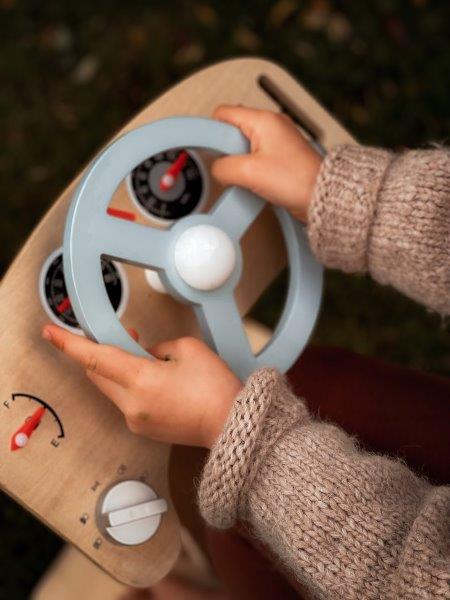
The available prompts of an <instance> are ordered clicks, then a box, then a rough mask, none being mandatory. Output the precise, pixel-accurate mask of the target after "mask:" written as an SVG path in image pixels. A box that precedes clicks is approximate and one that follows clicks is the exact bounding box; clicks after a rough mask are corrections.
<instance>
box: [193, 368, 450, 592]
mask: <svg viewBox="0 0 450 600" xmlns="http://www.w3.org/2000/svg"><path fill="white" fill-rule="evenodd" d="M199 502H200V508H201V511H202V514H203V516H204V518H205V519H206V520H207V521H208V522H209V523H210V524H211V525H212V526H214V527H220V528H226V527H231V526H232V525H233V524H234V523H235V522H236V521H237V520H238V519H240V520H244V521H247V522H248V523H249V524H250V527H251V529H252V531H253V532H254V534H255V535H256V536H257V537H259V538H260V539H261V540H262V541H263V542H264V543H265V544H266V545H267V546H268V547H269V548H270V550H271V551H272V553H273V554H274V555H275V556H276V557H278V559H279V560H280V561H281V562H282V563H283V565H284V566H285V568H287V570H289V571H290V572H291V573H292V574H293V575H294V576H295V577H296V579H297V580H298V581H299V583H300V586H301V587H302V589H304V590H306V591H307V592H308V597H313V598H324V599H327V600H331V599H333V600H334V599H345V600H365V599H368V598H371V599H375V598H377V599H383V600H394V599H395V600H397V599H408V600H409V599H411V600H412V599H413V598H414V599H416V598H439V599H441V598H442V599H444V598H450V587H449V580H450V564H449V545H450V526H449V524H450V488H448V487H432V486H431V485H429V484H428V483H427V482H425V481H423V480H421V479H419V478H418V477H416V476H415V475H414V474H413V473H412V472H411V471H409V470H408V469H407V468H406V467H405V466H404V465H403V464H402V463H400V462H399V461H394V460H390V459H387V458H384V457H382V456H377V455H372V454H368V453H365V452H362V451H360V450H359V449H358V447H357V445H356V444H355V442H354V440H352V439H351V438H350V437H349V436H348V435H346V434H345V433H344V432H343V431H342V430H341V429H339V428H338V427H335V426H334V425H331V424H328V423H323V422H320V421H316V420H314V419H312V418H311V416H310V415H309V414H308V411H307V409H306V407H305V405H304V403H303V402H302V401H301V400H300V399H299V398H296V397H295V396H294V395H293V394H292V393H291V392H290V390H289V388H288V387H287V385H286V383H285V381H284V378H282V377H281V376H280V375H279V374H278V373H277V372H276V371H274V370H272V369H262V370H260V371H257V372H256V373H254V374H253V375H252V376H251V377H250V378H249V380H248V381H247V383H246V385H245V387H244V389H243V390H242V392H241V393H240V394H239V396H238V397H237V399H236V401H235V403H234V406H233V409H232V411H231V414H230V415H229V418H228V422H227V424H226V426H225V429H224V431H223V433H222V435H221V437H220V438H219V440H218V441H217V443H216V445H215V447H214V448H213V449H212V451H211V455H210V457H209V460H208V462H207V464H206V467H205V470H204V473H203V477H202V480H201V483H200V489H199Z"/></svg>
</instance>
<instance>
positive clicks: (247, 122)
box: [213, 105, 267, 138]
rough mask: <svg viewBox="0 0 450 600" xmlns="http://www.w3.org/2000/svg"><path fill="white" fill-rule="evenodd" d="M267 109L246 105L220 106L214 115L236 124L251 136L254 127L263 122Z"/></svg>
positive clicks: (220, 119) (245, 133) (221, 119)
mask: <svg viewBox="0 0 450 600" xmlns="http://www.w3.org/2000/svg"><path fill="white" fill-rule="evenodd" d="M266 113H267V111H265V110H260V109H257V108H246V107H245V106H230V105H222V106H218V107H217V108H216V110H215V111H214V113H213V117H214V118H215V119H218V120H219V121H224V122H225V123H230V125H235V126H236V127H239V129H240V130H241V131H242V132H243V133H244V135H246V136H247V137H248V138H251V136H252V133H253V131H254V128H255V127H257V126H258V125H259V124H260V123H261V120H262V119H261V117H263V116H264V115H265V114H266Z"/></svg>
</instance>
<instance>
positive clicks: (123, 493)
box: [99, 480, 167, 546]
mask: <svg viewBox="0 0 450 600" xmlns="http://www.w3.org/2000/svg"><path fill="white" fill-rule="evenodd" d="M99 512H100V526H101V527H102V528H103V529H104V530H105V532H106V533H107V534H108V535H109V536H110V537H111V538H113V540H115V541H116V542H118V543H119V544H124V545H126V546H136V545H137V544H143V543H144V542H146V541H147V540H149V539H150V538H151V537H152V536H153V535H154V534H155V533H156V531H157V529H158V527H159V525H160V523H161V519H162V515H163V513H165V512H167V502H166V500H164V498H158V497H157V495H156V492H155V491H154V490H153V489H152V488H151V487H150V486H149V485H147V484H146V483H143V482H142V481H135V480H130V481H121V482H120V483H117V484H116V485H114V486H113V487H112V488H110V489H109V490H108V492H107V493H106V494H105V495H104V496H103V498H102V499H101V503H100V507H99Z"/></svg>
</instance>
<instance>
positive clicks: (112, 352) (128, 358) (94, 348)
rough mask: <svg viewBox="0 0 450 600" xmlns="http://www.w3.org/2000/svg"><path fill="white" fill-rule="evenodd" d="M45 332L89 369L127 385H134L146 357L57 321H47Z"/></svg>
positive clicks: (50, 339)
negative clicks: (94, 340)
mask: <svg viewBox="0 0 450 600" xmlns="http://www.w3.org/2000/svg"><path fill="white" fill-rule="evenodd" d="M42 335H43V337H44V338H45V339H47V340H48V341H49V342H51V343H52V344H53V345H54V346H55V347H56V348H58V350H61V351H62V352H64V354H66V355H67V356H69V357H70V358H72V359H74V360H75V361H77V362H78V363H80V364H81V365H83V366H84V367H85V369H87V370H89V371H94V372H95V373H97V374H99V375H102V376H103V377H107V378H108V379H111V380H112V381H115V382H116V383H118V384H119V385H123V386H124V387H128V386H129V385H131V383H132V382H133V380H134V379H135V377H136V375H137V373H138V372H139V371H140V370H141V368H142V366H143V361H144V360H145V359H142V358H138V357H136V356H133V355H132V354H128V352H124V351H123V350H120V349H119V348H116V347H114V346H104V345H102V344H97V343H95V342H92V341H91V340H88V339H86V338H84V337H81V336H79V335H76V334H74V333H69V332H68V331H65V330H64V329H62V328H61V327H57V326H56V325H46V326H45V327H44V330H43V332H42Z"/></svg>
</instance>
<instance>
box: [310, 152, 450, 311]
mask: <svg viewBox="0 0 450 600" xmlns="http://www.w3.org/2000/svg"><path fill="white" fill-rule="evenodd" d="M308 234H309V240H310V243H311V247H312V249H313V251H314V253H315V254H316V256H317V258H318V259H319V260H320V261H321V262H322V263H323V264H324V265H325V266H327V267H331V268H336V269H341V270H343V271H346V272H349V273H350V272H354V273H356V272H358V273H366V272H369V273H370V274H371V275H372V277H373V278H374V279H376V280H377V281H378V282H380V283H383V284H390V285H392V286H394V287H395V288H397V289H398V290H399V291H401V292H403V293H404V294H406V295H407V296H409V297H410V298H412V299H413V300H416V301H417V302H420V303H422V304H425V305H426V306H428V307H429V308H431V309H433V310H435V311H437V312H439V313H441V314H443V315H447V314H450V150H448V149H435V150H421V151H420V150H419V151H407V152H404V153H402V154H393V153H391V152H388V151H386V150H380V149H377V148H366V147H364V146H338V147H337V148H336V149H335V150H333V151H332V152H330V154H328V155H327V157H326V158H325V160H324V161H323V163H322V167H321V170H320V172H319V176H318V179H317V182H316V186H315V189H314V192H313V197H312V201H311V205H310V210H309V216H308Z"/></svg>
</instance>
